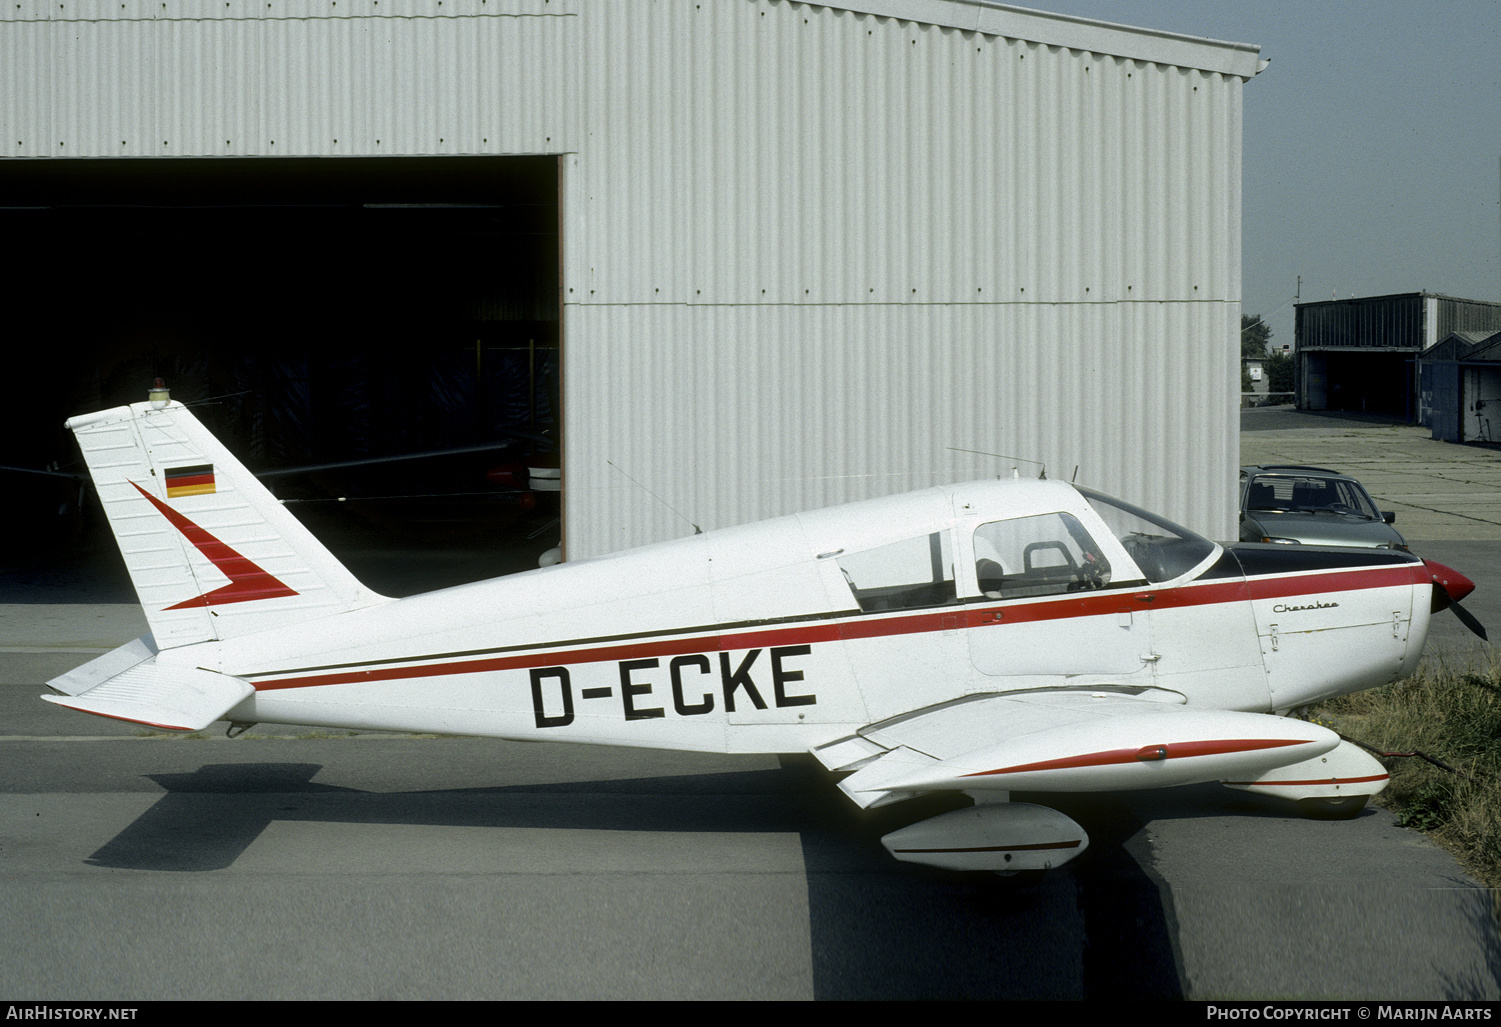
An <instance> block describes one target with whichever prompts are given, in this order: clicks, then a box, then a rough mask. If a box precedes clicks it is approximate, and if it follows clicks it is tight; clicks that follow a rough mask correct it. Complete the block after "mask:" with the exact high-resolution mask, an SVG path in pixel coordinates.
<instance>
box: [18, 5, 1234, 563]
mask: <svg viewBox="0 0 1501 1027" xmlns="http://www.w3.org/2000/svg"><path fill="white" fill-rule="evenodd" d="M3 6H4V8H5V10H3V11H0V155H3V156H6V157H22V158H35V157H53V156H58V157H75V158H77V157H121V156H127V157H148V156H152V157H154V156H172V157H183V156H212V155H219V154H223V155H233V156H266V157H274V156H282V155H287V156H337V155H359V156H370V155H383V154H390V155H393V156H402V155H419V154H420V155H433V154H466V153H473V154H505V153H516V154H520V153H563V154H567V156H566V157H565V159H564V162H563V169H564V170H563V182H562V190H563V206H562V219H563V229H562V232H563V238H562V252H563V261H564V264H563V278H564V280H563V283H562V284H563V290H564V291H563V303H564V306H563V319H564V328H563V337H564V343H563V344H564V372H565V401H564V407H565V411H564V413H565V418H566V424H565V434H564V438H565V445H566V450H565V460H566V474H567V481H566V489H565V503H566V522H565V523H566V528H567V542H568V545H569V555H570V556H571V557H580V556H587V555H593V554H596V553H600V552H603V551H606V550H609V549H613V548H617V547H618V546H622V545H629V544H635V543H640V542H646V541H651V540H654V539H657V538H662V537H669V536H672V535H674V534H679V533H682V532H684V531H686V530H690V529H688V528H687V527H686V524H685V522H683V521H681V520H679V519H678V518H677V516H676V515H673V514H671V513H667V512H665V511H664V510H663V509H662V504H661V503H659V502H658V501H656V500H653V499H652V498H651V497H650V496H648V495H646V494H645V493H644V491H643V489H642V488H641V487H640V486H636V485H632V484H631V483H630V482H629V481H628V480H627V479H625V478H624V476H623V473H622V472H625V473H629V474H631V475H632V476H634V477H635V478H637V479H638V480H639V481H641V482H642V483H643V484H644V485H645V486H647V487H649V488H650V489H651V491H653V492H655V493H657V494H658V495H659V496H662V497H663V498H664V499H666V500H667V501H668V502H670V503H671V504H672V505H674V506H677V507H678V508H679V509H680V510H681V511H682V512H683V514H685V515H686V516H688V517H690V518H692V519H693V520H694V521H696V522H697V523H699V524H701V525H703V526H704V527H706V528H707V527H709V526H711V525H721V524H728V523H734V522H737V521H744V520H748V519H751V518H754V517H759V516H763V515H771V514H777V513H784V512H788V511H791V510H795V509H799V508H806V507H809V506H813V505H818V504H821V503H825V502H833V501H837V500H840V499H851V498H859V497H863V496H869V495H876V494H881V493H885V492H891V491H896V490H898V489H901V488H905V487H907V486H909V485H913V484H926V483H929V482H932V481H939V480H952V479H955V478H964V477H969V476H973V475H985V474H991V473H994V472H995V471H996V470H997V467H996V462H995V461H992V460H987V459H982V458H970V457H967V456H961V455H957V454H954V453H951V452H950V451H949V450H948V449H947V448H946V447H949V446H956V447H962V448H972V449H985V450H992V451H995V452H1001V453H1009V454H1013V455H1015V456H1019V457H1026V458H1032V459H1039V460H1044V461H1046V462H1047V464H1048V470H1049V474H1050V475H1053V476H1062V475H1067V474H1070V473H1071V472H1072V469H1073V465H1074V464H1078V465H1080V471H1079V475H1080V479H1081V480H1084V481H1088V482H1091V483H1093V484H1096V485H1098V486H1100V487H1102V488H1104V489H1106V490H1107V491H1113V492H1116V493H1118V494H1120V495H1122V496H1124V497H1125V498H1128V499H1132V500H1135V501H1138V502H1141V503H1144V504H1146V505H1149V506H1154V507H1157V508H1160V509H1162V510H1163V512H1165V513H1167V514H1169V515H1170V516H1173V517H1175V518H1177V519H1179V520H1182V521H1184V522H1185V523H1187V524H1189V525H1191V526H1194V527H1197V528H1199V529H1200V530H1204V531H1207V532H1210V533H1214V534H1219V535H1229V534H1230V533H1231V532H1232V531H1233V528H1234V523H1235V521H1234V499H1233V494H1234V472H1235V466H1236V463H1237V460H1236V449H1237V446H1238V427H1237V426H1236V423H1235V420H1234V417H1235V414H1234V410H1235V392H1236V389H1237V387H1238V384H1237V376H1236V368H1237V366H1238V365H1237V353H1238V347H1237V345H1236V343H1237V336H1238V324H1239V297H1240V206H1241V205H1240V158H1241V149H1240V147H1241V143H1240V140H1241V89H1242V86H1243V84H1244V81H1245V79H1246V78H1248V77H1249V76H1250V75H1252V74H1254V73H1255V70H1256V53H1255V50H1254V48H1250V47H1245V46H1241V45H1238V44H1221V43H1211V42H1207V41H1194V40H1188V39H1185V38H1183V37H1176V36H1171V35H1167V34H1163V33H1151V32H1141V31H1138V30H1129V29H1122V28H1119V27H1112V26H1102V25H1099V24H1096V23H1089V22H1083V21H1079V20H1077V19H1069V18H1062V17H1059V16H1053V15H1046V14H1040V13H1035V12H1024V11H1018V10H1016V9H1014V8H1007V7H1004V6H1001V5H996V4H988V3H984V2H976V0H866V2H860V3H853V2H852V3H851V4H850V5H849V6H854V7H859V8H861V9H862V10H861V11H852V10H849V9H847V8H845V7H837V6H836V7H826V6H812V5H808V4H801V3H791V2H786V0H123V2H122V0H63V2H58V0H50V2H49V0H19V2H18V3H11V4H6V5H3ZM862 12H863V13H862ZM872 12H873V13H872ZM607 461H613V462H614V463H615V464H616V465H617V467H619V468H620V469H621V470H619V471H617V470H615V469H614V468H612V467H611V466H610V464H609V463H608V462H607ZM1009 466H1010V462H1009V461H1002V462H1001V469H1002V470H1006V469H1008V468H1009ZM1021 466H1022V467H1023V468H1024V473H1025V468H1027V467H1028V466H1029V465H1026V464H1022V465H1021Z"/></svg>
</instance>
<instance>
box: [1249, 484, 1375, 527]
mask: <svg viewBox="0 0 1501 1027" xmlns="http://www.w3.org/2000/svg"><path fill="white" fill-rule="evenodd" d="M1246 509H1247V510H1262V511H1268V512H1282V513H1328V514H1342V515H1344V516H1347V517H1362V518H1364V519H1366V520H1369V521H1377V520H1380V519H1381V514H1379V513H1378V512H1377V511H1376V507H1375V505H1374V504H1372V503H1371V500H1370V498H1369V497H1368V496H1367V495H1366V493H1365V489H1363V488H1361V487H1360V486H1359V485H1358V484H1357V483H1355V482H1353V481H1350V480H1349V479H1347V478H1326V477H1323V476H1321V475H1317V474H1258V475H1256V476H1255V477H1254V478H1252V479H1251V484H1250V485H1249V486H1248V487H1247V488H1246Z"/></svg>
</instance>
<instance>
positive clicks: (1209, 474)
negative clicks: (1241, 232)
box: [566, 303, 1238, 556]
mask: <svg viewBox="0 0 1501 1027" xmlns="http://www.w3.org/2000/svg"><path fill="white" fill-rule="evenodd" d="M1237 325H1238V315H1237V313H1236V312H1235V311H1234V308H1232V307H1231V306H1230V305H1227V304H1219V303H1199V304H1172V303H1150V304H1146V303H1143V304H1132V305H1109V304H952V305H928V304H913V305H907V306H902V307H897V308H891V307H882V306H879V305H868V304H850V305H838V304H806V305H773V304H744V305H699V306H690V305H670V306H651V305H645V304H642V305H634V304H618V305H592V306H586V307H582V308H578V309H575V310H572V311H570V313H569V323H568V341H567V346H568V347H569V351H568V356H567V357H566V361H567V362H571V363H573V364H576V363H577V362H578V360H579V359H580V358H579V357H578V354H579V353H581V352H583V353H588V354H589V355H590V356H589V366H588V367H587V368H585V369H583V370H582V371H575V372H573V378H572V380H571V382H570V391H569V393H568V396H569V399H568V402H569V404H570V410H569V414H568V416H569V424H570V428H571V430H572V434H571V435H570V437H569V446H568V464H567V475H568V483H569V484H568V489H567V496H568V501H569V503H570V507H569V510H570V513H571V514H572V515H573V516H575V517H579V516H591V514H592V513H593V512H594V511H600V514H599V515H598V516H597V518H595V519H592V520H591V521H590V524H589V530H588V531H587V532H581V531H580V529H579V528H578V526H576V525H575V526H574V527H573V532H577V533H579V534H572V535H571V536H570V540H571V541H573V542H574V544H575V545H576V544H577V542H576V541H575V540H576V539H577V538H579V537H580V536H582V537H585V538H587V539H588V540H589V542H590V544H591V546H593V547H594V548H592V549H591V552H601V551H608V550H611V549H617V548H620V547H622V546H626V545H631V544H635V543H636V542H638V541H639V540H641V539H643V538H672V537H676V536H680V535H688V534H691V533H692V531H693V527H692V525H693V524H697V525H698V526H700V527H702V528H704V529H705V530H708V529H710V528H713V527H720V526H723V525H726V524H732V523H738V522H741V521H745V520H752V519H755V518H758V517H769V516H773V515H776V514H778V513H782V512H785V511H787V510H789V509H804V508H812V507H817V506H822V505H826V504H831V503H837V502H842V501H845V500H851V499H859V498H863V497H867V496H872V495H884V494H888V493H893V492H900V491H904V490H907V489H911V488H918V487H922V486H926V485H932V484H937V483H942V482H952V481H964V480H969V479H972V478H983V477H994V476H997V475H1004V476H1009V475H1010V473H1011V468H1012V467H1017V468H1018V469H1019V470H1020V473H1021V474H1022V475H1023V476H1035V475H1036V474H1037V473H1038V470H1039V468H1038V467H1037V466H1036V465H1035V464H1029V463H1026V462H1025V461H1026V460H1038V461H1043V462H1045V463H1046V465H1047V474H1048V476H1049V477H1052V478H1065V479H1067V478H1070V477H1072V476H1073V475H1074V473H1075V467H1076V465H1077V468H1078V480H1079V481H1080V482H1082V483H1085V484H1090V485H1095V486H1098V487H1100V488H1103V489H1106V490H1108V491H1112V492H1116V493H1119V494H1123V495H1126V496H1128V497H1129V498H1131V499H1133V500H1135V501H1137V502H1140V503H1142V504H1143V505H1146V506H1148V507H1150V508H1154V509H1158V510H1162V511H1164V512H1167V513H1169V515H1170V516H1173V517H1175V518H1176V519H1181V520H1184V521H1191V520H1197V521H1201V522H1202V521H1203V520H1205V519H1206V518H1208V517H1209V516H1212V514H1213V510H1212V508H1211V506H1210V503H1211V502H1212V501H1213V500H1215V499H1218V498H1219V493H1220V492H1222V491H1226V490H1222V489H1220V488H1217V487H1216V485H1217V482H1221V481H1230V482H1231V483H1232V484H1233V482H1234V478H1235V468H1236V466H1237V463H1236V453H1235V452H1234V450H1233V449H1232V448H1230V446H1231V439H1230V436H1229V433H1228V432H1227V431H1226V430H1225V421H1226V420H1227V413H1226V412H1227V411H1229V410H1233V403H1234V401H1235V399H1236V398H1238V397H1233V396H1232V392H1234V391H1235V390H1236V388H1237V385H1238V383H1237V381H1236V378H1235V374H1234V372H1235V370H1236V367H1235V361H1234V360H1233V358H1231V357H1226V358H1224V359H1205V358H1204V347H1203V346H1202V345H1201V341H1202V340H1204V339H1206V338H1209V339H1212V338H1225V337H1228V333H1230V332H1232V331H1233V330H1234V329H1235V328H1236V327H1237ZM1101 339H1109V340H1110V345H1100V344H1099V340H1101ZM627 399H628V400H629V402H627ZM1184 443H1191V444H1184ZM950 447H952V449H951V448H950ZM953 449H971V450H981V451H985V452H988V453H998V454H1005V455H1006V456H1007V457H1008V458H1006V459H995V458H991V457H985V456H975V455H971V454H966V453H960V452H954V451H952V450H953ZM1009 457H1020V458H1022V459H1021V460H1016V459H1009ZM612 464H613V466H611V465H612ZM633 479H634V480H633ZM1185 482H1191V483H1195V487H1194V488H1193V489H1187V488H1185V487H1184V484H1183V483H1185ZM573 555H575V556H577V555H579V554H577V553H575V554H573Z"/></svg>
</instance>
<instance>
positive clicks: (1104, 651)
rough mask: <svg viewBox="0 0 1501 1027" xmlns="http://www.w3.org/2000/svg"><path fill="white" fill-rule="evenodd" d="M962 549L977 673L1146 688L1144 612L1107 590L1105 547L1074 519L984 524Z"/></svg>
mask: <svg viewBox="0 0 1501 1027" xmlns="http://www.w3.org/2000/svg"><path fill="white" fill-rule="evenodd" d="M969 543H970V547H971V550H970V557H971V559H970V560H969V561H968V567H969V569H970V571H971V573H970V574H968V575H966V576H965V592H966V596H965V605H966V611H967V621H968V624H969V630H968V631H967V632H966V634H967V635H968V636H969V654H970V660H971V662H972V663H973V664H974V667H975V669H976V670H978V671H979V672H980V673H981V674H985V675H988V676H993V677H1017V676H1033V675H1037V676H1043V677H1060V676H1061V677H1081V676H1083V678H1090V677H1093V678H1099V679H1101V680H1102V681H1105V680H1108V681H1110V682H1112V683H1116V684H1136V683H1142V684H1150V681H1149V680H1148V681H1143V680H1141V679H1142V678H1150V670H1149V669H1148V668H1149V666H1150V658H1151V649H1152V645H1151V625H1150V619H1149V616H1148V611H1147V609H1146V608H1145V606H1144V605H1140V606H1139V605H1138V604H1135V603H1133V601H1132V599H1131V596H1130V594H1129V591H1123V590H1122V589H1121V588H1120V587H1119V585H1118V584H1112V581H1113V576H1114V568H1113V567H1112V562H1111V560H1110V559H1109V555H1108V552H1107V550H1106V548H1105V547H1103V546H1101V545H1099V544H1098V543H1097V542H1096V540H1095V539H1094V538H1093V537H1092V536H1091V534H1090V533H1089V532H1088V531H1087V530H1086V529H1085V527H1084V525H1083V524H1082V523H1080V521H1079V519H1078V518H1077V517H1075V516H1074V515H1073V514H1070V513H1065V512H1057V513H1047V514H1040V515H1036V516H1029V517H1015V518H1010V519H1006V520H997V521H990V522H987V523H983V524H980V525H978V526H976V527H975V528H974V530H973V532H972V533H971V534H970V537H969ZM1117 559H1118V557H1117ZM1130 576H1134V574H1133V575H1130ZM1081 680H1082V679H1081Z"/></svg>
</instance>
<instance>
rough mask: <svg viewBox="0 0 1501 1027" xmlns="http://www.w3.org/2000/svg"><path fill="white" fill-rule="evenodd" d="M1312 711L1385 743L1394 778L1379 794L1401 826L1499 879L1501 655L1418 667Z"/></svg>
mask: <svg viewBox="0 0 1501 1027" xmlns="http://www.w3.org/2000/svg"><path fill="white" fill-rule="evenodd" d="M1312 713H1313V719H1314V720H1315V721H1317V722H1319V723H1322V724H1325V725H1327V726H1329V727H1332V728H1333V729H1334V730H1336V731H1338V732H1340V733H1341V734H1343V735H1345V736H1347V737H1349V738H1353V739H1359V740H1360V741H1362V742H1365V743H1366V744H1368V745H1372V746H1375V747H1376V748H1377V749H1380V750H1382V751H1383V752H1413V751H1417V752H1423V753H1426V754H1427V755H1429V756H1432V757H1434V758H1435V759H1438V760H1441V761H1443V762H1444V763H1446V764H1448V765H1449V766H1450V767H1453V768H1454V769H1455V771H1457V773H1451V772H1449V771H1445V770H1443V769H1441V768H1439V767H1436V766H1434V765H1432V764H1431V763H1428V762H1427V761H1426V760H1422V759H1419V758H1418V757H1415V756H1414V757H1408V758H1405V759H1397V758H1392V759H1387V758H1383V759H1382V762H1383V763H1384V764H1386V766H1387V768H1388V770H1389V771H1390V773H1391V784H1390V785H1388V786H1387V789H1386V791H1384V792H1383V793H1382V794H1381V795H1380V797H1379V801H1380V802H1381V804H1382V805H1383V806H1386V807H1387V808H1388V809H1391V810H1392V811H1393V812H1394V813H1395V814H1396V815H1397V822H1398V823H1399V824H1401V825H1402V826H1404V827H1412V828H1416V829H1418V830H1421V831H1426V832H1427V833H1429V834H1430V835H1432V836H1433V838H1434V839H1435V840H1436V841H1438V842H1439V843H1441V844H1442V845H1443V846H1444V847H1445V848H1447V849H1449V850H1450V851H1451V852H1453V853H1454V854H1455V856H1456V857H1458V859H1459V860H1460V862H1461V863H1463V864H1464V866H1465V867H1466V869H1468V870H1469V871H1470V872H1471V873H1473V874H1474V875H1475V876H1476V877H1478V878H1480V879H1481V880H1482V881H1484V882H1485V883H1486V884H1487V885H1490V886H1491V887H1501V664H1497V663H1495V662H1492V663H1491V665H1490V666H1489V667H1488V668H1486V669H1484V670H1481V671H1477V670H1475V669H1473V668H1470V669H1466V670H1463V671H1456V670H1451V669H1448V668H1445V667H1438V668H1433V667H1424V668H1422V669H1420V670H1419V671H1418V673H1417V674H1415V675H1413V676H1412V677H1410V678H1407V679H1406V680H1404V681H1399V682H1396V683H1395V684H1391V685H1387V686H1386V687H1384V688H1377V689H1372V690H1371V691H1369V692H1357V693H1355V694H1354V695H1346V696H1341V697H1340V698H1338V699H1331V700H1330V701H1328V702H1325V703H1320V704H1319V705H1318V706H1317V707H1315V708H1314V709H1313V711H1312Z"/></svg>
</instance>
